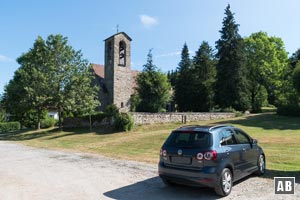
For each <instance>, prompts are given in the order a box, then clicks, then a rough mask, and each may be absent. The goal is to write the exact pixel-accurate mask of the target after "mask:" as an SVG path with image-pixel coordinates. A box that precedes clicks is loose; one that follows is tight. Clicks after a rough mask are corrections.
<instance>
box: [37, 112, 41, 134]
mask: <svg viewBox="0 0 300 200" xmlns="http://www.w3.org/2000/svg"><path fill="white" fill-rule="evenodd" d="M36 129H37V130H40V129H41V111H40V110H38V114H37V123H36Z"/></svg>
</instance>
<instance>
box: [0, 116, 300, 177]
mask: <svg viewBox="0 0 300 200" xmlns="http://www.w3.org/2000/svg"><path fill="white" fill-rule="evenodd" d="M212 123H226V124H233V125H235V126H237V127H240V128H242V129H243V130H245V131H246V132H247V133H249V135H251V136H252V137H253V138H255V139H257V140H258V141H259V145H261V146H262V147H263V149H264V151H265V153H266V157H267V168H268V169H269V176H270V177H271V176H288V175H291V176H296V177H300V156H299V154H300V118H296V117H295V118H291V117H283V116H277V115H275V114H260V115H252V116H246V117H239V118H233V119H227V120H217V121H200V122H197V124H202V125H206V124H212ZM194 124H195V123H194ZM179 126H181V124H156V125H144V126H138V127H136V128H135V129H134V130H133V131H131V132H122V133H112V131H111V130H107V129H105V130H101V129H99V130H96V131H94V132H89V131H88V130H83V129H76V130H65V131H58V130H56V129H48V130H43V131H29V132H19V133H17V134H14V135H11V134H9V135H3V134H2V135H0V140H10V141H19V142H21V143H23V144H26V145H30V146H34V147H42V148H53V149H65V150H72V151H73V150H75V151H83V152H90V153H97V154H102V155H106V156H111V157H116V158H122V159H130V160H137V161H143V162H149V163H157V162H158V154H159V150H160V147H161V145H162V143H163V142H164V140H165V139H166V137H167V136H168V135H169V133H170V131H171V130H173V129H175V128H177V127H179Z"/></svg>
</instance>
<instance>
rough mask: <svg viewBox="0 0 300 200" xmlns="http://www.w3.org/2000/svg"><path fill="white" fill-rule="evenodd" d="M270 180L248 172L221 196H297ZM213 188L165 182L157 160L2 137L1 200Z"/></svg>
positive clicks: (176, 195)
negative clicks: (285, 192) (278, 191)
mask: <svg viewBox="0 0 300 200" xmlns="http://www.w3.org/2000/svg"><path fill="white" fill-rule="evenodd" d="M273 184H274V183H273V180H271V179H266V178H258V177H248V178H247V179H245V180H243V181H241V182H239V183H238V184H235V186H234V187H233V191H232V193H231V194H230V196H228V197H226V198H223V199H254V198H255V199H300V186H298V184H296V194H295V195H275V194H274V191H273V190H274V189H273V187H274V186H273ZM218 198H219V197H218V196H216V195H215V193H214V191H213V190H211V189H204V188H201V189H200V188H191V187H184V186H175V187H166V186H164V184H163V183H162V182H161V181H160V179H159V178H158V176H157V166H156V165H149V164H145V163H139V162H133V161H125V160H117V159H112V158H107V157H103V156H98V155H93V154H86V153H74V152H64V151H56V150H47V149H36V148H31V147H27V146H23V145H21V144H15V143H11V142H5V141H0V199H1V200H40V199H41V200H44V199H45V200H48V199H49V200H50V199H51V200H52V199H53V200H54V199H55V200H85V199H87V200H102V199H103V200H104V199H119V200H139V199H143V200H164V199H172V200H179V199H191V200H193V199H197V200H198V199H218Z"/></svg>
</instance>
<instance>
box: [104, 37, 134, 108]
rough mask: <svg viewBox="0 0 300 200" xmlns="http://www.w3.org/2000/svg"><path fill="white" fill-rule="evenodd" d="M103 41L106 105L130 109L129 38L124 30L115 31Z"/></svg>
mask: <svg viewBox="0 0 300 200" xmlns="http://www.w3.org/2000/svg"><path fill="white" fill-rule="evenodd" d="M104 42H105V61H104V62H105V68H104V69H105V71H104V77H105V85H106V88H107V91H108V99H107V100H108V105H109V104H115V105H116V106H117V107H118V108H119V110H120V111H121V112H127V111H129V110H130V96H131V87H132V84H131V67H130V63H131V61H130V48H131V47H130V43H131V38H130V37H129V36H128V35H127V34H126V33H124V32H120V33H117V34H115V35H113V36H111V37H109V38H107V39H106V40H104Z"/></svg>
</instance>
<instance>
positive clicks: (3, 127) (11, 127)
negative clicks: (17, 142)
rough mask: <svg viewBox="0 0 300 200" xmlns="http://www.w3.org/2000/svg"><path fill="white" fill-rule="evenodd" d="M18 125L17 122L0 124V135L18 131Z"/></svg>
mask: <svg viewBox="0 0 300 200" xmlns="http://www.w3.org/2000/svg"><path fill="white" fill-rule="evenodd" d="M20 127H21V125H20V123H19V122H4V123H0V133H6V132H12V131H17V130H20Z"/></svg>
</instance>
